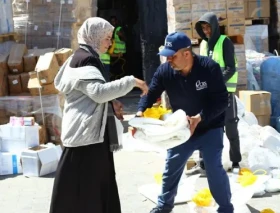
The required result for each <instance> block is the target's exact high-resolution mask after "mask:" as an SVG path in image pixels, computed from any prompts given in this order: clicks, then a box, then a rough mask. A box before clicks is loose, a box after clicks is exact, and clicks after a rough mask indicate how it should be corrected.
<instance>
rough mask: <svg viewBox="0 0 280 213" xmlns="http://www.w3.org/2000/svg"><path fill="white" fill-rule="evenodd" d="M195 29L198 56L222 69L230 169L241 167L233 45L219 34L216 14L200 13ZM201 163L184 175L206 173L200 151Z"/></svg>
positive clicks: (235, 64) (236, 77)
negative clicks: (225, 91)
mask: <svg viewBox="0 0 280 213" xmlns="http://www.w3.org/2000/svg"><path fill="white" fill-rule="evenodd" d="M195 29H196V31H197V33H198V34H199V36H200V37H201V38H202V42H201V44H200V55H202V56H208V57H210V58H212V59H213V60H214V61H216V62H217V63H218V64H219V65H220V67H221V70H222V73H223V78H224V82H225V83H226V87H227V91H228V99H229V103H228V107H227V110H226V117H225V119H226V120H225V132H226V135H227V137H228V139H229V142H230V152H229V154H230V160H231V162H232V171H233V169H235V168H236V169H238V170H239V169H240V166H239V162H240V161H241V153H240V141H239V133H238V129H237V126H238V121H239V119H238V116H237V103H236V99H235V94H234V93H235V91H236V86H237V81H238V72H237V71H236V68H237V63H236V57H235V53H234V45H233V43H232V42H231V40H230V39H229V38H228V37H227V36H225V35H221V34H220V28H219V23H218V19H217V16H216V15H215V14H214V13H212V12H209V13H206V14H205V15H203V16H202V17H201V18H200V19H199V21H198V22H197V23H196V25H195ZM200 158H201V161H200V165H198V166H196V167H194V168H193V169H191V170H190V171H188V172H187V174H195V173H197V172H200V173H202V174H205V165H204V161H203V155H201V154H200Z"/></svg>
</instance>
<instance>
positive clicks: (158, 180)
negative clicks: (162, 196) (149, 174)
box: [154, 173, 162, 185]
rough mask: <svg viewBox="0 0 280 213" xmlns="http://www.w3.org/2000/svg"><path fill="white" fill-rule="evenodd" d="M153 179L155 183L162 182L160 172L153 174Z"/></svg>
mask: <svg viewBox="0 0 280 213" xmlns="http://www.w3.org/2000/svg"><path fill="white" fill-rule="evenodd" d="M154 179H155V181H156V183H157V184H159V185H161V183H162V174H161V173H156V174H154Z"/></svg>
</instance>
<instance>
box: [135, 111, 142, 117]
mask: <svg viewBox="0 0 280 213" xmlns="http://www.w3.org/2000/svg"><path fill="white" fill-rule="evenodd" d="M135 117H143V112H141V111H138V112H137V113H136V116H135Z"/></svg>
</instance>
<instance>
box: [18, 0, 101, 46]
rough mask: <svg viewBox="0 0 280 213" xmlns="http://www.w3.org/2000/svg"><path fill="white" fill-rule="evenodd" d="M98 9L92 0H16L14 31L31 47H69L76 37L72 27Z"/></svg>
mask: <svg viewBox="0 0 280 213" xmlns="http://www.w3.org/2000/svg"><path fill="white" fill-rule="evenodd" d="M92 4H96V5H93V6H92ZM93 8H94V9H93ZM96 8H97V2H96V1H92V0H79V1H77V0H74V1H73V0H36V1H26V0H15V1H14V3H13V12H14V22H15V31H16V32H17V33H19V34H20V36H21V41H22V42H24V43H26V45H27V47H28V48H35V47H37V48H49V47H55V48H57V49H58V48H62V47H68V48H69V47H71V43H72V39H74V40H76V34H75V35H74V37H72V28H73V27H75V25H76V24H78V25H81V24H82V23H83V22H84V20H86V19H87V18H89V17H92V16H95V15H96V14H93V12H94V11H97V10H96Z"/></svg>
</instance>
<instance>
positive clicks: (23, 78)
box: [20, 73, 30, 93]
mask: <svg viewBox="0 0 280 213" xmlns="http://www.w3.org/2000/svg"><path fill="white" fill-rule="evenodd" d="M29 79H30V75H29V73H21V74H20V80H21V88H22V92H27V93H29V89H28V81H29Z"/></svg>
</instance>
